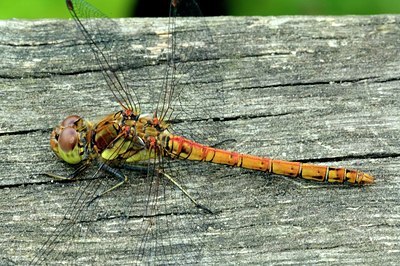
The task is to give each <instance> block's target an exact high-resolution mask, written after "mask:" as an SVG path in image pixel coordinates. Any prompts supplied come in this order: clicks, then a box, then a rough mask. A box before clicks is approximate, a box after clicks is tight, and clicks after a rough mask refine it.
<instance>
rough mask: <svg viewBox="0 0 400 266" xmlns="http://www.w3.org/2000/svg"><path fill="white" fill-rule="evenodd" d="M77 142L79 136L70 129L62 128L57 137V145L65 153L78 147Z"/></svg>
mask: <svg viewBox="0 0 400 266" xmlns="http://www.w3.org/2000/svg"><path fill="white" fill-rule="evenodd" d="M67 119H68V118H67ZM67 119H65V120H67ZM65 120H64V121H65ZM78 141H79V134H78V132H76V130H75V129H73V128H71V127H67V128H64V129H63V130H62V131H61V133H60V136H59V137H58V145H59V147H60V148H61V149H62V150H63V151H64V152H65V153H68V152H71V151H73V150H74V149H75V148H76V146H77V145H78Z"/></svg>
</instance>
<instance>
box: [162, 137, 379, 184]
mask: <svg viewBox="0 0 400 266" xmlns="http://www.w3.org/2000/svg"><path fill="white" fill-rule="evenodd" d="M163 145H164V147H165V150H166V153H167V154H168V155H169V156H171V157H173V158H180V159H187V160H192V161H205V162H212V163H216V164H225V165H230V166H236V167H242V168H246V169H252V170H258V171H264V172H269V173H273V174H277V175H284V176H290V177H301V178H304V179H308V180H314V181H319V182H332V183H344V182H349V183H356V184H369V183H373V182H374V178H373V177H372V176H371V175H369V174H366V173H363V172H361V171H357V170H350V169H346V168H338V167H330V166H323V165H315V164H308V163H301V162H290V161H283V160H275V159H271V158H268V157H258V156H253V155H248V154H242V153H238V152H232V151H226V150H221V149H216V148H212V147H209V146H205V145H202V144H199V143H197V142H194V141H191V140H188V139H185V138H183V137H180V136H174V135H170V136H167V137H165V139H164V143H163Z"/></svg>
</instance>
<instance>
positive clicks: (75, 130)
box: [50, 115, 91, 164]
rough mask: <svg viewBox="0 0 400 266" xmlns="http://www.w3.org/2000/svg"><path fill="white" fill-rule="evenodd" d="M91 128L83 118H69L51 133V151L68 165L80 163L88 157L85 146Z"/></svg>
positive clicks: (72, 116)
mask: <svg viewBox="0 0 400 266" xmlns="http://www.w3.org/2000/svg"><path fill="white" fill-rule="evenodd" d="M90 127H91V126H90V123H89V122H87V121H85V120H84V119H83V118H82V117H80V116H77V115H70V116H68V117H67V118H65V119H64V120H63V121H62V122H61V123H60V125H58V126H57V127H56V128H55V129H54V130H53V132H52V133H51V136H50V146H51V149H52V150H53V152H54V153H55V154H56V155H57V156H58V157H59V158H61V159H62V160H64V161H66V162H67V163H70V164H77V163H80V162H81V161H82V160H84V159H85V157H86V154H85V145H86V140H87V135H88V134H87V133H88V132H89V130H88V129H89V128H90Z"/></svg>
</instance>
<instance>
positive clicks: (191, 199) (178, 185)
mask: <svg viewBox="0 0 400 266" xmlns="http://www.w3.org/2000/svg"><path fill="white" fill-rule="evenodd" d="M158 172H159V173H160V174H162V175H163V176H165V177H166V178H167V179H168V180H169V181H170V182H171V183H173V184H174V185H175V186H176V187H177V188H179V190H180V191H182V193H183V194H185V196H186V197H188V198H189V199H190V201H191V202H193V204H194V205H195V206H196V207H197V208H200V209H202V210H204V211H206V212H207V213H209V214H214V213H213V211H211V210H210V209H209V208H207V207H206V206H204V205H201V204H200V203H198V202H197V201H196V200H195V199H194V198H193V197H192V196H190V194H189V193H188V192H187V191H186V190H185V189H184V188H183V187H182V186H181V185H180V184H179V183H178V182H177V181H175V179H173V178H172V176H170V175H168V174H167V173H164V172H162V171H158Z"/></svg>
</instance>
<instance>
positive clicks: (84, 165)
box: [43, 161, 90, 181]
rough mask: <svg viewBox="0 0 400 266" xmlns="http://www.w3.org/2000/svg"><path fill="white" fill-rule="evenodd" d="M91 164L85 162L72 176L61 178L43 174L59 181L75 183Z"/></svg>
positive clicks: (51, 174)
mask: <svg viewBox="0 0 400 266" xmlns="http://www.w3.org/2000/svg"><path fill="white" fill-rule="evenodd" d="M89 164H90V163H89V162H87V161H86V162H84V163H83V164H81V165H80V166H79V167H78V168H77V169H76V170H75V171H74V172H73V173H72V174H70V175H68V176H60V175H56V174H53V173H43V175H46V176H49V177H51V178H54V179H58V180H64V181H75V180H76V177H77V176H78V175H79V174H80V173H82V172H83V171H84V170H85V169H86V168H87V167H88V166H89Z"/></svg>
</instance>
